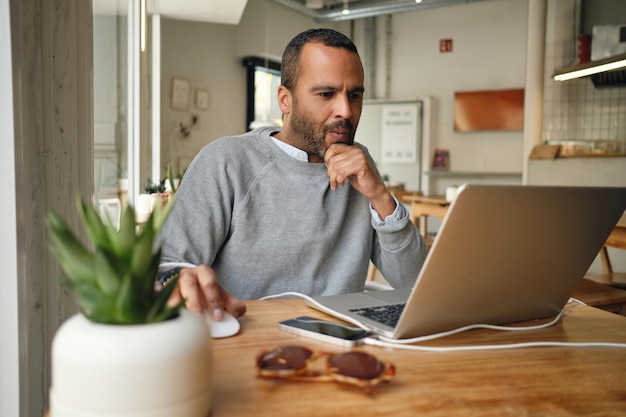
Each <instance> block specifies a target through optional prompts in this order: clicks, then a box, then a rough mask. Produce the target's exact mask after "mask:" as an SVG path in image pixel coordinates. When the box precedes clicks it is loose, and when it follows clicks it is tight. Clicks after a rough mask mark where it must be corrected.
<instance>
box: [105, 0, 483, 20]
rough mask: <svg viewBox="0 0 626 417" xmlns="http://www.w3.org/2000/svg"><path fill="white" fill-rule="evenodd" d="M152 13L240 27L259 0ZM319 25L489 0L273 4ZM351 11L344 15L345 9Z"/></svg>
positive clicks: (197, 2) (221, 0) (118, 6)
mask: <svg viewBox="0 0 626 417" xmlns="http://www.w3.org/2000/svg"><path fill="white" fill-rule="evenodd" d="M146 1H147V3H148V8H149V11H150V10H152V11H158V12H159V14H160V15H161V16H164V17H169V18H172V19H179V20H191V21H199V22H210V23H224V24H231V25H237V24H239V20H240V19H241V15H242V14H243V11H244V9H245V7H246V4H247V2H248V1H258V0H146ZM273 1H274V2H276V3H278V4H281V5H283V6H286V7H289V8H291V9H292V10H295V11H297V12H300V13H303V14H305V15H307V16H309V17H311V18H313V19H314V20H315V21H317V22H320V23H321V22H329V21H338V20H351V19H359V18H364V17H372V16H379V15H384V14H391V13H398V12H406V11H413V10H420V9H428V8H434V7H445V6H454V5H460V4H467V3H474V2H478V1H486V0H420V1H419V3H418V2H417V1H416V0H273ZM127 3H128V0H93V7H94V13H96V14H118V15H119V14H125V10H126V9H127V7H128V6H127ZM346 5H347V9H348V10H349V11H350V12H349V13H347V14H345V13H344V12H343V11H344V6H346Z"/></svg>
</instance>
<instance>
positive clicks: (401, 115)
mask: <svg viewBox="0 0 626 417" xmlns="http://www.w3.org/2000/svg"><path fill="white" fill-rule="evenodd" d="M422 109H423V103H422V101H421V100H403V101H394V100H389V101H387V100H371V101H365V102H364V103H363V111H362V113H361V120H360V122H359V126H358V128H357V131H356V136H355V141H356V142H359V143H361V144H363V145H365V146H366V147H367V148H368V150H369V153H370V155H371V156H372V158H373V159H374V161H375V162H376V166H377V167H378V171H379V172H380V174H381V175H383V176H384V175H386V176H388V177H389V181H390V182H391V183H397V182H403V183H404V184H405V189H407V190H421V189H422V187H421V176H422V170H421V160H422V156H421V149H422V136H423V135H422V122H423V121H422Z"/></svg>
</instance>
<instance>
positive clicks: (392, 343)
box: [260, 292, 626, 352]
mask: <svg viewBox="0 0 626 417" xmlns="http://www.w3.org/2000/svg"><path fill="white" fill-rule="evenodd" d="M284 297H298V298H303V299H305V300H307V301H308V302H309V303H311V304H314V305H316V306H317V308H319V309H320V310H322V311H326V312H328V313H329V314H331V313H332V315H333V316H335V317H337V318H340V319H342V320H345V321H347V322H349V323H352V324H354V325H356V326H358V327H359V328H361V329H364V330H371V329H370V328H368V327H367V326H366V325H364V324H362V323H361V322H359V321H358V320H355V319H354V318H352V317H349V316H346V315H344V314H340V313H337V312H336V311H332V312H331V310H329V309H328V308H326V307H325V306H323V305H322V304H320V303H319V302H317V301H316V300H314V299H313V298H311V297H309V296H308V295H305V294H301V293H298V292H284V293H280V294H274V295H268V296H265V297H263V298H260V300H270V299H273V298H284ZM568 303H578V304H582V305H586V304H585V303H584V302H582V301H580V300H578V299H576V298H570V299H569V300H568ZM563 314H564V312H563V310H561V311H560V312H559V314H557V315H556V317H555V318H554V319H552V320H551V321H549V322H547V323H544V324H539V325H536V326H526V327H510V326H496V325H492V324H472V325H469V326H464V327H460V328H457V329H454V330H450V331H447V332H441V333H436V334H433V335H428V336H421V337H414V338H411V339H391V338H388V337H385V336H382V335H378V336H376V337H377V338H376V339H375V338H369V337H368V338H366V339H365V340H364V343H365V344H366V345H371V346H380V347H387V348H397V349H408V350H418V351H424V352H463V351H475V350H498V349H519V348H528V347H550V346H558V347H610V348H622V349H626V343H612V342H550V341H540V342H523V343H509V344H500V345H472V346H416V345H408V344H412V343H419V342H424V341H428V340H434V339H439V338H442V337H446V336H450V335H453V334H457V333H461V332H465V331H467V330H472V329H491V330H500V331H527V330H539V329H544V328H546V327H550V326H552V325H554V324H556V323H557V322H558V321H559V320H561V318H562V317H563Z"/></svg>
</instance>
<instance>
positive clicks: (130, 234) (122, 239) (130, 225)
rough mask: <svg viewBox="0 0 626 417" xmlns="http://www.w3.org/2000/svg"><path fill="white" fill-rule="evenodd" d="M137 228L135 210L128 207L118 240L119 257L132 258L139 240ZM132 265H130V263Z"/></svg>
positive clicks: (123, 217)
mask: <svg viewBox="0 0 626 417" xmlns="http://www.w3.org/2000/svg"><path fill="white" fill-rule="evenodd" d="M136 230H137V226H136V224H135V209H134V208H133V207H132V206H131V205H128V206H127V207H126V210H124V214H123V216H122V221H121V223H120V231H119V234H118V236H117V239H116V248H117V254H118V256H121V257H125V258H127V259H132V258H131V256H132V255H131V252H132V249H133V246H134V245H135V241H136V239H137V232H136ZM129 264H130V263H129Z"/></svg>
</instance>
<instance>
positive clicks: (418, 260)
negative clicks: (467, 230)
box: [371, 197, 428, 288]
mask: <svg viewBox="0 0 626 417" xmlns="http://www.w3.org/2000/svg"><path fill="white" fill-rule="evenodd" d="M394 199H395V197H394ZM396 204H397V205H396V210H395V211H394V213H392V214H391V215H390V216H388V217H387V218H385V220H384V221H382V220H381V219H380V217H378V215H377V213H376V216H375V215H374V213H375V212H374V213H373V214H372V227H373V228H374V231H375V237H374V246H373V251H372V258H371V259H372V263H373V264H374V265H375V266H376V267H377V268H378V269H379V270H380V272H381V274H382V275H383V277H385V279H386V280H387V281H388V282H389V284H391V286H392V287H394V288H410V287H412V286H413V284H414V283H415V280H416V279H417V276H418V275H419V272H420V270H421V268H422V265H423V264H424V261H425V260H426V255H427V254H428V245H427V244H426V241H425V240H424V238H423V237H422V235H421V234H420V233H419V230H418V229H417V227H416V226H415V225H414V224H413V222H411V220H410V219H409V214H408V212H407V210H406V208H405V207H404V206H403V205H402V204H399V203H398V202H397V200H396Z"/></svg>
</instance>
